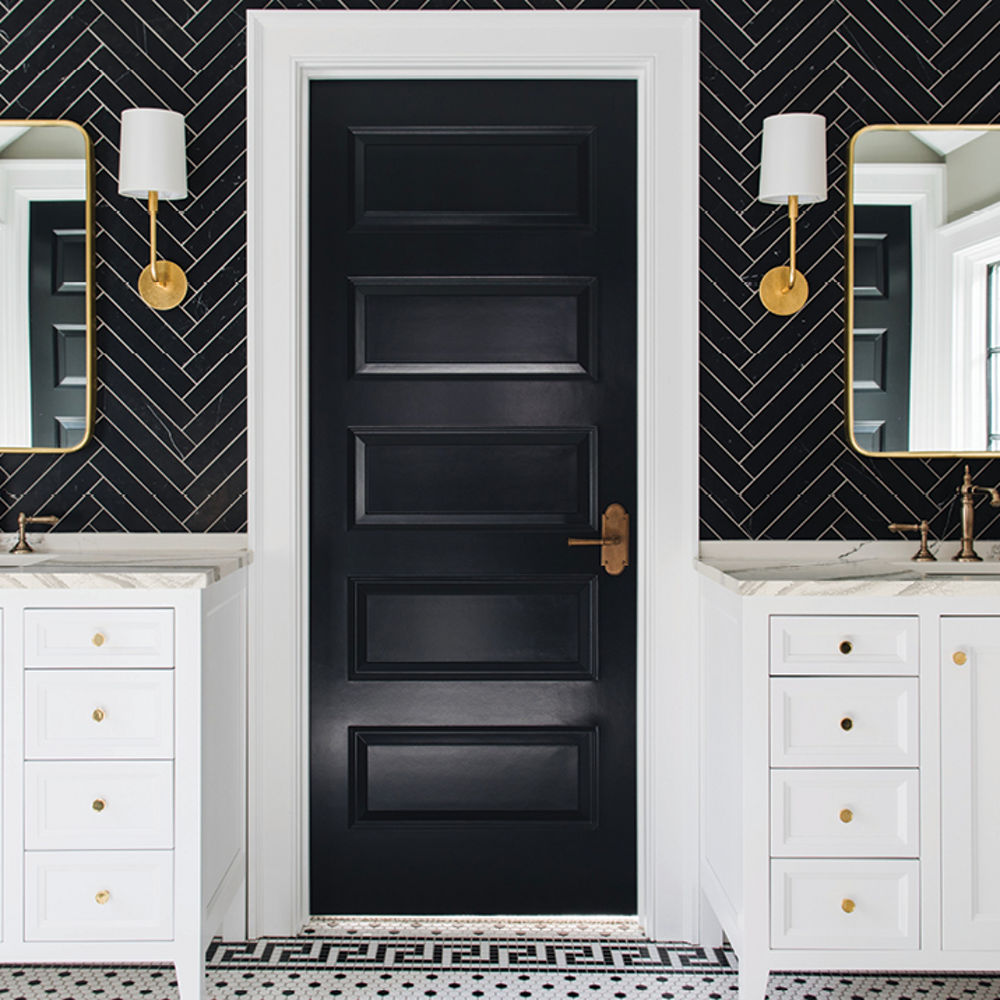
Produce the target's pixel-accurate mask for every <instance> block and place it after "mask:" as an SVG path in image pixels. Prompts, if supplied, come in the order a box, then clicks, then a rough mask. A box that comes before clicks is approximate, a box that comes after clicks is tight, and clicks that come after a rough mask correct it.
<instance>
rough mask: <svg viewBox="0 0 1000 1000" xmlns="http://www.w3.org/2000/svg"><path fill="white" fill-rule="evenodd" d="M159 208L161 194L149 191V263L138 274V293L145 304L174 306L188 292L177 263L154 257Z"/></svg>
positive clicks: (169, 307)
mask: <svg viewBox="0 0 1000 1000" xmlns="http://www.w3.org/2000/svg"><path fill="white" fill-rule="evenodd" d="M159 207H160V196H159V193H158V192H156V191H150V192H149V264H148V265H147V266H146V267H144V268H143V270H142V274H140V275H139V295H141V296H142V301H143V302H145V303H146V305H147V306H151V307H152V308H153V309H159V310H163V309H173V308H174V306H178V305H180V304H181V302H183V301H184V296H185V295H187V287H188V283H187V275H186V274H185V273H184V270H183V269H182V268H181V267H179V266H178V265H177V264H174V263H173V262H171V261H169V260H157V259H156V213H157V211H158V210H159Z"/></svg>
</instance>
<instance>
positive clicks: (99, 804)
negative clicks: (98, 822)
mask: <svg viewBox="0 0 1000 1000" xmlns="http://www.w3.org/2000/svg"><path fill="white" fill-rule="evenodd" d="M107 806H108V802H107V799H94V801H93V803H91V809H93V810H94V812H95V813H99V812H104V810H105V809H106V808H107Z"/></svg>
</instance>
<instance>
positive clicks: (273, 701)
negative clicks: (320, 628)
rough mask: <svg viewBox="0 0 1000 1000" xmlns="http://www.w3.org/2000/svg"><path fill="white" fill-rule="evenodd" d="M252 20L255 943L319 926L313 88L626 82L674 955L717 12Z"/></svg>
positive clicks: (648, 853) (689, 935)
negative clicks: (312, 824)
mask: <svg viewBox="0 0 1000 1000" xmlns="http://www.w3.org/2000/svg"><path fill="white" fill-rule="evenodd" d="M247 20H248V119H249V120H248V184H249V187H248V213H249V218H248V225H249V232H248V240H249V245H248V289H247V291H248V303H249V316H248V324H249V329H248V338H249V339H248V393H249V516H250V523H249V533H250V534H249V544H250V547H251V548H252V550H253V553H254V563H253V566H252V572H251V584H250V635H249V653H250V665H249V670H250V674H249V697H250V705H249V733H250V747H249V751H250V752H249V768H250V770H249V791H250V804H249V866H250V868H249V902H248V917H249V930H250V933H251V935H254V936H258V935H265V934H276V935H280V934H290V933H295V932H297V931H298V930H299V928H300V927H301V925H302V923H303V921H305V920H306V918H307V917H308V914H309V908H308V898H309V896H308V886H309V852H308V828H309V827H308V773H309V746H308V720H309V715H308V604H307V595H308V589H307V586H308V534H309V532H308V504H307V498H308V490H307V488H306V486H307V479H306V475H307V470H308V464H307V455H308V439H307V432H308V421H307V404H308V400H307V398H306V388H307V385H308V379H307V377H306V375H307V370H306V369H307V363H308V356H307V351H306V336H307V329H306V322H307V316H308V310H307V308H306V303H307V295H308V289H307V267H306V260H307V241H306V236H307V233H306V229H307V226H306V206H307V205H308V194H307V169H306V166H307V158H306V156H305V155H304V154H305V150H306V139H307V120H308V107H307V105H308V83H309V81H310V80H312V79H317V78H325V79H330V78H353V79H362V78H368V79H378V78H402V79H407V78H418V77H426V78H436V79H447V78H459V79H461V78H473V77H486V78H493V79H499V78H519V77H520V78H525V77H527V78H535V79H538V78H551V79H558V78H569V79H581V78H616V79H634V80H635V81H636V84H637V97H638V151H637V152H638V155H637V167H638V178H637V180H638V184H637V194H638V247H637V249H638V272H637V279H638V280H637V290H638V348H637V350H638V359H637V360H638V385H637V408H638V409H637V412H638V421H637V424H638V428H637V429H638V456H639V457H638V469H637V473H638V502H637V508H636V510H635V512H634V514H633V516H634V521H633V523H634V524H635V527H636V538H637V545H636V552H635V554H634V560H633V563H634V568H633V570H630V571H634V572H635V573H637V575H638V579H637V585H638V622H637V625H638V636H637V638H638V643H637V657H638V660H637V683H638V691H637V694H638V711H637V719H636V722H637V740H638V745H637V752H638V789H637V793H638V870H639V884H638V900H639V916H640V918H641V919H642V920H643V922H644V925H645V927H646V930H647V932H649V933H650V934H652V935H653V936H655V937H657V938H659V939H661V940H663V939H668V940H669V939H674V940H677V939H681V940H684V939H686V940H693V939H694V938H695V937H696V936H697V928H698V917H699V914H698V899H699V894H698V891H697V869H698V863H697V858H698V821H697V816H698V797H697V796H698V792H697V789H698V780H697V779H698V774H697V771H698V765H697V747H698V721H697V720H698V718H699V705H698V693H697V681H696V678H697V663H698V655H697V654H698V650H697V597H696V594H697V587H696V584H695V578H694V565H693V564H694V559H695V557H696V556H697V548H698V529H697V429H698V419H697V385H698V365H697V310H698V267H697V262H698V242H697V232H698V229H697V226H698V218H697V212H698V207H697V206H698V89H697V88H698V15H697V13H696V12H689V11H621V12H620V11H600V12H579V11H560V12H557V13H553V12H545V13H538V12H533V11H529V12H521V11H518V12H513V11H510V12H508V11H498V12H467V11H455V12H451V11H449V12H406V13H397V12H395V11H389V12H371V11H365V12H354V11H350V12H348V11H308V12H299V11H281V12H276V11H257V10H251V11H248V12H247ZM581 874H582V875H583V873H581ZM584 877H585V876H584Z"/></svg>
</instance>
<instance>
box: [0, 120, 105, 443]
mask: <svg viewBox="0 0 1000 1000" xmlns="http://www.w3.org/2000/svg"><path fill="white" fill-rule="evenodd" d="M0 125H14V126H28V127H31V128H35V127H36V126H42V127H50V126H54V125H61V126H63V127H69V128H73V129H76V131H77V132H79V133H80V135H81V136H82V137H83V144H84V159H85V161H86V166H85V175H86V183H87V196H86V199H85V201H86V228H87V232H86V242H85V247H84V260H85V266H86V274H87V289H86V295H85V299H84V309H85V312H86V324H87V339H86V348H85V349H86V355H87V387H86V394H85V399H86V413H85V418H86V423H85V425H84V430H83V436H82V437H81V438H80V440H79V442H77V443H76V444H74V445H73V447H72V448H49V447H37V448H7V447H4V446H3V443H2V442H0V455H5V454H22V455H25V454H27V455H43V454H47V455H53V454H55V455H68V454H70V453H71V452H74V451H80V449H81V448H85V447H86V446H87V445H88V444H90V441H91V438H92V437H93V435H94V418H95V410H96V399H97V350H96V347H97V342H96V334H95V327H94V297H95V289H94V148H93V143H92V142H91V139H90V136H89V135H88V134H87V130H86V129H85V128H84V127H83V126H82V125H80V124H79V123H78V122H73V121H67V120H66V119H63V118H0Z"/></svg>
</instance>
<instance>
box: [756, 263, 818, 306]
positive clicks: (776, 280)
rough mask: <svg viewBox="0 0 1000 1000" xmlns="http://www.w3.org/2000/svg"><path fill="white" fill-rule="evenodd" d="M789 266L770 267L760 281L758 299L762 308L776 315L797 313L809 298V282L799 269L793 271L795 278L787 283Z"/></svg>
mask: <svg viewBox="0 0 1000 1000" xmlns="http://www.w3.org/2000/svg"><path fill="white" fill-rule="evenodd" d="M788 279H789V268H787V267H784V266H782V267H772V268H771V270H770V271H768V272H767V274H765V275H764V277H763V278H762V279H761V282H760V301H761V302H763V303H764V308H765V309H767V311H768V312H772V313H774V314H775V315H777V316H791V315H792V313H797V312H798V311H799V310H800V309H801V308H802V307H803V306H804V305H805V304H806V299H807V298H809V283H808V282H807V281H806V279H805V275H803V273H802V272H801V271H796V272H795V280H794V281H793V282H792V284H791V285H789V283H788Z"/></svg>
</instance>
